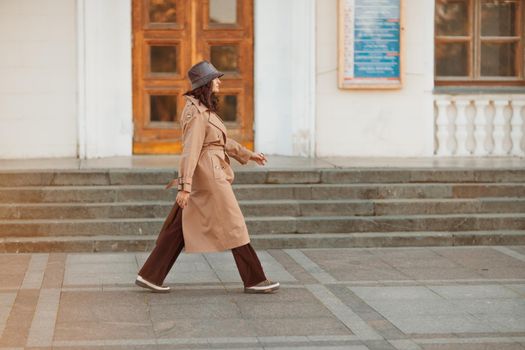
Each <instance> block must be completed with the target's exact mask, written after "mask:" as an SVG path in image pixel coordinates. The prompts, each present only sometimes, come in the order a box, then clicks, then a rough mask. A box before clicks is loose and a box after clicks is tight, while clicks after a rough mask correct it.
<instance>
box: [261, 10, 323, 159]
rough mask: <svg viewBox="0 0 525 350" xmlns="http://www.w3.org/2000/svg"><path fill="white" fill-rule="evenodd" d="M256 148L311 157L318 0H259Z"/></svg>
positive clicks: (312, 149) (273, 152) (275, 152)
mask: <svg viewBox="0 0 525 350" xmlns="http://www.w3.org/2000/svg"><path fill="white" fill-rule="evenodd" d="M254 11H255V15H254V22H255V23H254V26H255V32H254V50H255V52H254V66H255V68H254V90H255V91H254V94H255V96H254V97H255V98H254V100H255V122H254V128H255V150H256V151H258V152H264V153H266V154H281V155H303V156H308V155H312V154H313V151H314V145H315V134H314V121H315V98H314V97H315V0H255V9H254Z"/></svg>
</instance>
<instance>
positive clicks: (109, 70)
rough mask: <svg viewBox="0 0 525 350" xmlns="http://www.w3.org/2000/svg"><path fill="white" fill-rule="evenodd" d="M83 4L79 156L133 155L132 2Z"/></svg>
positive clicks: (81, 1) (80, 12)
mask: <svg viewBox="0 0 525 350" xmlns="http://www.w3.org/2000/svg"><path fill="white" fill-rule="evenodd" d="M78 3H79V8H78V18H79V29H78V32H79V37H78V41H79V53H80V60H79V62H78V65H79V71H80V74H79V91H80V93H79V105H78V116H79V130H78V133H79V156H80V157H81V158H97V157H109V156H128V155H131V154H132V143H133V114H132V113H133V112H132V101H133V100H132V70H131V62H132V52H131V40H132V27H131V0H111V1H107V0H78Z"/></svg>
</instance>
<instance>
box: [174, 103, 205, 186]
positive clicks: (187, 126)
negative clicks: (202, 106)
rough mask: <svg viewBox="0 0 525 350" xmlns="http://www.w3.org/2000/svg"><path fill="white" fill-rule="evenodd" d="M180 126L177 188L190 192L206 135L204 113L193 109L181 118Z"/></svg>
mask: <svg viewBox="0 0 525 350" xmlns="http://www.w3.org/2000/svg"><path fill="white" fill-rule="evenodd" d="M183 118H184V119H183V121H182V123H183V125H182V144H183V146H182V154H181V157H180V162H179V176H178V179H177V183H178V184H177V188H178V189H179V190H183V191H187V192H191V183H192V177H193V172H194V171H195V167H196V166H197V162H198V161H199V157H200V154H201V150H202V145H203V143H204V137H205V135H206V124H207V119H206V116H205V115H204V113H199V112H198V111H197V110H196V109H193V108H192V110H191V111H190V112H189V113H188V114H185V115H184V116H183Z"/></svg>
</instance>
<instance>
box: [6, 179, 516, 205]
mask: <svg viewBox="0 0 525 350" xmlns="http://www.w3.org/2000/svg"><path fill="white" fill-rule="evenodd" d="M233 190H234V192H235V196H236V197H237V199H238V200H276V199H297V200H300V199H314V200H323V199H397V198H481V197H510V198H519V197H525V183H522V184H519V183H497V184H496V183H472V184H469V183H443V184H436V183H428V184H426V183H417V184H416V183H413V184H380V183H379V184H378V183H370V184H281V185H269V184H266V185H234V186H233ZM175 196H176V190H165V189H164V186H158V185H138V186H120V185H115V186H60V187H58V186H34V187H30V186H24V187H4V188H2V187H0V203H53V202H56V203H64V202H67V203H90V202H92V203H102V202H106V203H107V202H141V201H167V202H170V201H174V200H175Z"/></svg>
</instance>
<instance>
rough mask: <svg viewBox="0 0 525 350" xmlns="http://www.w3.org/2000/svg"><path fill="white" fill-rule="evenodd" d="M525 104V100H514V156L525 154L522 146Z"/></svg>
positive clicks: (512, 128)
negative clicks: (524, 109) (522, 112)
mask: <svg viewBox="0 0 525 350" xmlns="http://www.w3.org/2000/svg"><path fill="white" fill-rule="evenodd" d="M523 106H525V100H513V101H512V119H511V132H510V136H511V140H512V151H511V154H512V155H514V156H524V155H525V150H524V149H523V148H522V143H523V117H522V115H521V111H522V109H523Z"/></svg>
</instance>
